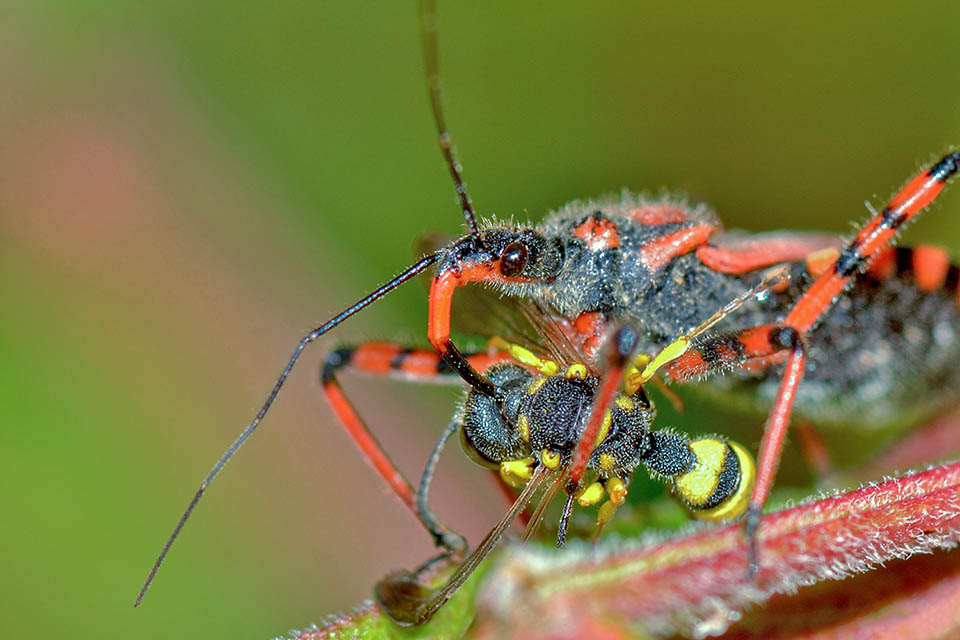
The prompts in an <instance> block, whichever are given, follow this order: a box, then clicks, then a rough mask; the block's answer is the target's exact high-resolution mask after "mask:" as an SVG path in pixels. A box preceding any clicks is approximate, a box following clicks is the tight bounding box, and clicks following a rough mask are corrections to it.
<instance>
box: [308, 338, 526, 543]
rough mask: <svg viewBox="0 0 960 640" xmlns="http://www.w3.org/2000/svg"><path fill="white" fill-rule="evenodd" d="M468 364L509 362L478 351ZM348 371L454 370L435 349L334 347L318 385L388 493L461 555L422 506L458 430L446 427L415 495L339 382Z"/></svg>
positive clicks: (437, 374) (413, 376)
mask: <svg viewBox="0 0 960 640" xmlns="http://www.w3.org/2000/svg"><path fill="white" fill-rule="evenodd" d="M467 358H468V360H469V361H470V362H471V364H472V366H475V367H477V368H478V369H481V370H485V369H487V368H488V367H490V366H492V365H493V364H495V363H497V362H502V361H504V360H507V359H509V358H508V356H506V355H505V354H503V353H499V352H494V353H479V354H472V355H469V356H467ZM345 367H350V368H352V369H355V370H357V371H361V372H365V373H369V374H375V375H395V376H399V377H401V378H404V379H408V380H415V381H443V380H444V379H446V380H449V381H457V380H458V378H457V374H456V372H455V371H453V370H452V369H450V368H449V367H447V365H446V363H445V362H444V361H443V360H442V359H441V358H440V357H439V356H438V355H437V354H436V353H434V352H433V351H429V350H422V349H404V348H401V347H399V346H397V345H394V344H389V343H381V342H370V343H366V344H363V345H359V346H356V347H346V348H341V349H335V350H334V351H331V352H330V353H329V354H328V355H327V359H326V362H325V363H324V365H323V368H322V371H321V376H320V377H321V386H322V388H323V392H324V395H325V396H326V398H327V401H328V402H329V403H330V407H331V408H332V409H333V412H334V414H335V415H336V417H337V419H338V420H339V421H340V424H341V425H342V426H343V428H344V429H345V430H346V431H347V434H348V435H349V436H350V438H351V439H352V440H353V441H354V443H355V444H356V445H357V448H359V449H360V452H361V453H362V454H363V456H364V457H365V458H366V460H367V462H369V463H370V465H371V466H373V468H374V469H375V470H376V471H377V473H379V474H380V476H381V477H382V478H383V479H384V481H385V482H386V483H387V485H388V486H389V487H390V489H391V490H392V491H393V492H394V493H395V494H396V495H397V497H399V498H400V501H401V502H403V503H404V504H405V505H406V506H407V508H408V509H409V510H410V511H411V512H412V513H413V515H414V516H415V517H416V518H417V520H419V521H420V523H421V524H422V525H423V527H424V528H425V529H426V530H427V531H428V532H429V533H430V535H431V537H433V539H434V541H435V542H436V544H437V545H438V546H441V547H443V548H444V549H446V551H447V552H449V553H451V554H454V555H462V553H463V552H464V551H465V544H464V542H463V539H462V537H461V536H460V535H459V534H457V533H456V532H453V531H451V530H449V529H448V528H447V527H446V526H444V525H443V524H442V523H440V522H438V521H437V520H436V518H435V517H434V515H433V512H432V511H431V510H430V509H429V507H428V506H427V504H426V498H427V493H428V491H429V483H430V479H431V478H432V476H433V469H434V467H435V466H436V458H437V456H439V454H440V450H441V449H442V448H443V445H444V443H445V442H446V440H447V438H448V437H449V436H450V434H451V433H453V432H454V431H456V426H458V425H455V424H454V425H451V426H448V427H447V430H446V431H444V434H443V435H442V436H441V438H440V441H439V442H438V443H437V445H436V447H435V448H434V451H433V453H432V454H431V456H430V460H429V462H428V463H427V469H426V471H425V472H424V477H423V479H422V480H421V483H420V485H421V486H420V491H419V492H417V494H416V495H415V494H414V490H413V487H412V486H411V485H410V482H409V481H408V480H407V479H406V477H405V476H404V475H403V473H401V471H400V470H399V469H398V468H397V467H396V465H395V464H394V463H393V461H392V460H390V457H389V456H388V455H387V453H386V451H384V450H383V447H381V446H380V443H379V442H377V440H376V438H375V437H374V436H373V434H372V433H370V430H369V429H368V428H367V425H366V424H365V423H364V422H363V419H362V418H361V417H360V416H359V414H358V413H357V412H356V409H354V407H353V404H352V403H351V402H350V400H349V399H347V397H346V395H345V394H344V393H343V389H342V388H341V387H340V383H339V382H337V378H336V374H337V372H338V371H339V370H340V369H343V368H345Z"/></svg>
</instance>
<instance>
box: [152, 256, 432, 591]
mask: <svg viewBox="0 0 960 640" xmlns="http://www.w3.org/2000/svg"><path fill="white" fill-rule="evenodd" d="M442 256H443V253H442V252H438V253H433V254H431V255H428V256H426V257H424V258H421V259H420V261H419V262H417V263H416V264H414V265H413V266H411V267H409V268H407V270H406V271H404V272H403V273H401V274H400V275H398V276H397V277H396V278H394V279H393V280H390V281H389V282H387V283H386V284H384V285H381V286H380V287H377V289H376V290H374V291H373V292H372V293H370V294H369V295H367V296H366V297H364V298H362V299H360V300H358V301H357V302H356V303H354V304H353V305H352V306H350V307H348V308H347V309H345V310H343V311H341V312H340V313H338V314H337V315H335V316H334V317H332V318H330V319H329V320H327V321H326V322H325V323H323V324H322V325H320V326H319V327H317V328H316V329H314V330H313V331H311V332H310V333H308V334H307V335H305V336H304V337H303V338H302V339H301V340H300V342H299V343H298V344H297V348H296V349H294V351H293V355H292V356H290V360H289V361H287V366H285V367H284V368H283V371H282V372H281V373H280V377H278V378H277V381H276V382H275V383H274V385H273V388H272V389H271V390H270V394H269V395H268V396H267V399H266V401H265V402H264V403H263V405H262V406H261V407H260V410H259V411H257V415H256V416H255V417H254V418H253V422H251V423H250V424H249V425H248V426H247V428H246V429H244V430H243V431H242V432H241V433H240V435H239V436H237V439H236V440H234V441H233V444H231V445H230V447H229V448H228V449H227V450H226V452H224V454H223V455H222V456H221V457H220V459H219V460H218V461H217V464H215V465H213V469H211V470H210V473H208V474H207V477H206V478H204V479H203V482H201V483H200V488H199V489H197V493H196V494H195V495H194V496H193V500H191V501H190V504H189V505H187V509H186V511H184V512H183V515H182V516H180V520H179V521H178V522H177V526H175V527H174V528H173V533H171V534H170V537H169V538H167V542H166V544H164V545H163V550H162V551H160V555H159V556H157V560H156V562H154V563H153V567H152V568H151V569H150V573H149V574H148V575H147V579H146V581H145V582H144V583H143V587H141V588H140V593H139V594H137V599H136V601H135V602H134V603H133V606H134V607H136V606H139V605H140V602H141V601H142V600H143V596H144V595H145V594H146V593H147V589H149V588H150V584H151V583H152V582H153V578H154V576H156V575H157V571H158V570H159V569H160V565H161V564H163V560H164V559H165V558H166V557H167V553H168V552H169V551H170V547H171V546H173V542H174V540H176V539H177V536H178V535H180V530H181V529H183V525H185V524H186V522H187V519H188V518H189V517H190V514H191V513H193V510H194V508H196V506H197V503H198V502H200V498H202V497H203V494H204V492H206V490H207V487H208V486H209V485H210V483H211V482H213V479H214V478H216V477H217V475H218V474H219V473H220V472H221V471H222V470H223V468H224V467H225V466H227V463H228V462H229V461H230V458H232V457H233V455H234V454H235V453H236V452H237V449H239V448H240V447H241V446H242V445H243V443H244V442H246V441H247V439H248V438H249V437H250V436H251V435H253V432H254V431H256V429H257V426H259V424H260V422H261V421H263V418H264V416H266V415H267V412H268V411H269V410H270V407H271V406H272V405H273V401H274V400H275V399H276V397H277V394H279V393H280V389H282V388H283V384H284V383H285V382H286V381H287V377H288V376H289V375H290V371H292V370H293V367H294V365H295V364H297V360H299V359H300V354H302V353H303V350H304V349H305V348H306V347H307V345H308V344H310V343H311V342H313V341H315V340H316V339H317V338H319V337H320V336H322V335H323V334H325V333H327V332H328V331H330V330H331V329H333V328H334V327H336V326H337V325H339V324H340V323H341V322H343V321H344V320H346V319H347V318H349V317H350V316H352V315H354V314H355V313H357V312H358V311H361V310H363V309H365V308H366V307H368V306H370V305H371V304H373V303H374V302H376V301H377V300H379V299H380V298H382V297H384V296H385V295H387V294H388V293H390V292H391V291H393V290H394V289H396V288H397V287H399V286H400V285H401V284H403V283H404V282H406V281H407V280H409V279H411V278H413V277H415V276H417V275H419V274H421V273H423V272H424V271H426V270H427V269H428V268H429V267H431V266H432V265H433V264H434V263H435V262H437V261H438V260H439V259H440V258H441V257H442Z"/></svg>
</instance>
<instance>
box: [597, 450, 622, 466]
mask: <svg viewBox="0 0 960 640" xmlns="http://www.w3.org/2000/svg"><path fill="white" fill-rule="evenodd" d="M597 457H598V458H599V460H598V462H599V463H600V468H601V469H613V467H614V465H615V464H617V459H616V458H614V457H613V456H612V455H610V454H609V453H601V454H600V455H599V456H597Z"/></svg>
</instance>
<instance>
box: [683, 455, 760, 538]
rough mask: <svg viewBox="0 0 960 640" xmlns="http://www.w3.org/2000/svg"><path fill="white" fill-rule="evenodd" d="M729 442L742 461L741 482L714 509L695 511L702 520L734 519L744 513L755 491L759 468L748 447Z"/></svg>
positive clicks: (738, 458)
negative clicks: (731, 493) (755, 480)
mask: <svg viewBox="0 0 960 640" xmlns="http://www.w3.org/2000/svg"><path fill="white" fill-rule="evenodd" d="M728 444H729V445H730V448H731V449H733V452H734V453H735V454H736V455H737V461H738V462H739V463H740V483H739V484H738V485H737V490H736V491H734V492H733V495H732V496H730V497H729V498H727V499H726V500H724V501H723V502H721V503H720V504H718V505H717V506H715V507H714V508H713V509H705V510H703V511H698V512H695V513H694V516H695V517H697V518H698V519H700V520H710V521H711V522H717V521H719V520H733V519H734V518H736V517H737V516H739V515H740V514H741V513H743V512H744V510H745V509H746V508H747V505H748V504H750V494H751V493H752V492H753V481H754V479H755V478H756V475H757V468H756V466H755V465H754V464H753V458H751V457H750V454H749V453H748V452H747V450H746V449H744V448H743V447H741V446H740V445H739V444H737V443H736V442H728Z"/></svg>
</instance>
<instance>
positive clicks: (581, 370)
mask: <svg viewBox="0 0 960 640" xmlns="http://www.w3.org/2000/svg"><path fill="white" fill-rule="evenodd" d="M563 375H564V377H566V378H567V379H568V380H572V379H573V378H577V379H579V380H586V379H587V368H586V367H585V366H583V365H582V364H572V365H570V366H569V367H567V370H566V372H564V374H563Z"/></svg>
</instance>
